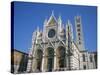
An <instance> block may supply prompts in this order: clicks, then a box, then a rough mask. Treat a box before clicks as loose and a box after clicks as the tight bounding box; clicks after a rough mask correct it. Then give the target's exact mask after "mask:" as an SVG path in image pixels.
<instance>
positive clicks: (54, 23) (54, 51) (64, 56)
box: [27, 13, 97, 72]
mask: <svg viewBox="0 0 100 75" xmlns="http://www.w3.org/2000/svg"><path fill="white" fill-rule="evenodd" d="M74 20H75V29H76V40H75V41H74V36H73V27H72V24H71V22H70V20H68V21H67V23H66V25H64V24H62V19H61V16H59V18H58V19H57V18H56V17H55V16H54V13H52V14H51V16H50V18H49V19H45V21H44V25H43V30H42V31H41V30H40V29H39V28H37V29H36V31H34V32H33V36H32V47H31V49H30V52H29V58H28V64H27V72H50V71H67V70H84V69H96V68H97V58H96V52H88V51H87V50H85V47H84V38H83V32H82V20H81V16H75V18H74Z"/></svg>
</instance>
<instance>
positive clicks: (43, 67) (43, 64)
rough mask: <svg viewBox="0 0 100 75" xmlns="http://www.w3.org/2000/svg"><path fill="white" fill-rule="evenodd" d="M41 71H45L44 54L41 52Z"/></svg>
mask: <svg viewBox="0 0 100 75" xmlns="http://www.w3.org/2000/svg"><path fill="white" fill-rule="evenodd" d="M41 71H42V72H45V55H44V54H43V58H42V65H41Z"/></svg>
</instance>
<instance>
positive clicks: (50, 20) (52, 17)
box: [47, 13, 57, 26]
mask: <svg viewBox="0 0 100 75" xmlns="http://www.w3.org/2000/svg"><path fill="white" fill-rule="evenodd" d="M47 24H48V26H53V25H57V20H56V18H55V16H54V14H53V13H52V14H51V16H50V18H49V20H48V23H47Z"/></svg>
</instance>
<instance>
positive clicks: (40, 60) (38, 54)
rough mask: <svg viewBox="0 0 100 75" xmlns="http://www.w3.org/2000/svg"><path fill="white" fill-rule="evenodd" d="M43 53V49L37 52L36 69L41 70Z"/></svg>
mask: <svg viewBox="0 0 100 75" xmlns="http://www.w3.org/2000/svg"><path fill="white" fill-rule="evenodd" d="M42 55H43V52H42V50H41V49H38V50H37V52H36V61H37V66H36V70H37V71H41V64H42Z"/></svg>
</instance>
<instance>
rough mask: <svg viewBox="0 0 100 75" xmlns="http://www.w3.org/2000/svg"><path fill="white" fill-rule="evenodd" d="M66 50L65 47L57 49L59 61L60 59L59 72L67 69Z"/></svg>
mask: <svg viewBox="0 0 100 75" xmlns="http://www.w3.org/2000/svg"><path fill="white" fill-rule="evenodd" d="M65 50H66V49H65V48H64V47H63V46H60V47H58V49H57V59H58V65H59V70H64V68H65V67H66V58H65V57H66V51H65Z"/></svg>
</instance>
